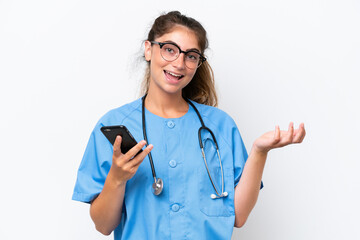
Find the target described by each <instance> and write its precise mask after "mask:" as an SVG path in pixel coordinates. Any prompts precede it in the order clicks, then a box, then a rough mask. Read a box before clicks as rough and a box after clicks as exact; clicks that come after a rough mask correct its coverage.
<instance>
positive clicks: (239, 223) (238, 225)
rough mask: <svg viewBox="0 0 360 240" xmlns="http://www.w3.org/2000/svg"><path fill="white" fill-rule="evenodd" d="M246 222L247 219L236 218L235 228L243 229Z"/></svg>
mask: <svg viewBox="0 0 360 240" xmlns="http://www.w3.org/2000/svg"><path fill="white" fill-rule="evenodd" d="M246 220H247V218H246V217H238V218H236V217H235V223H234V227H236V228H241V227H242V226H244V225H245V223H246Z"/></svg>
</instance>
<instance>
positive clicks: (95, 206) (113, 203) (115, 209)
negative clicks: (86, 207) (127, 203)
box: [90, 170, 126, 235]
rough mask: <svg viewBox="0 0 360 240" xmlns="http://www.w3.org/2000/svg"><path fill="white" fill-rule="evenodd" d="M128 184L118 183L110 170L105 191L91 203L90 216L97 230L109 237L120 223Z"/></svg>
mask: <svg viewBox="0 0 360 240" xmlns="http://www.w3.org/2000/svg"><path fill="white" fill-rule="evenodd" d="M125 185H126V182H118V181H116V180H115V179H114V178H113V177H112V171H111V170H110V172H109V174H108V176H107V178H106V181H105V184H104V187H103V190H102V191H101V193H100V194H99V196H98V197H97V198H96V199H95V200H94V201H93V202H92V203H91V207H90V216H91V218H92V220H93V222H94V223H95V227H96V229H97V230H98V231H99V232H101V233H102V234H105V235H109V234H110V233H111V232H112V231H113V230H114V229H115V228H116V227H117V226H118V225H119V223H120V220H121V212H122V206H123V201H124V194H125Z"/></svg>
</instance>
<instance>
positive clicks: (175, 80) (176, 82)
mask: <svg viewBox="0 0 360 240" xmlns="http://www.w3.org/2000/svg"><path fill="white" fill-rule="evenodd" d="M163 72H164V76H165V79H166V80H167V82H168V83H170V84H172V85H176V84H179V83H180V82H181V79H183V78H184V75H183V74H178V73H174V72H171V71H167V70H164V71H163ZM169 73H172V74H175V75H178V76H181V77H180V78H179V79H175V78H170V77H168V75H171V74H169Z"/></svg>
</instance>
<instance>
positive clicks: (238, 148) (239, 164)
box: [232, 123, 263, 189]
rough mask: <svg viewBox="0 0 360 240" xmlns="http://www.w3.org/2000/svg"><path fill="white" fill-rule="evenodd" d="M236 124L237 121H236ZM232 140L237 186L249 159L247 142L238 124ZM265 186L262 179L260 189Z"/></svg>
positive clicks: (234, 128) (234, 129)
mask: <svg viewBox="0 0 360 240" xmlns="http://www.w3.org/2000/svg"><path fill="white" fill-rule="evenodd" d="M234 124H235V123H234ZM232 130H233V132H232V138H233V139H232V142H233V149H232V150H233V156H234V186H235V187H236V186H237V184H238V183H239V181H240V178H241V175H242V172H243V170H244V166H245V163H246V161H247V159H248V153H247V151H246V148H245V144H244V142H243V140H242V138H241V135H240V132H239V130H238V128H237V127H236V125H235V126H234V127H233V129H232ZM262 188H263V182H262V181H261V185H260V189H262Z"/></svg>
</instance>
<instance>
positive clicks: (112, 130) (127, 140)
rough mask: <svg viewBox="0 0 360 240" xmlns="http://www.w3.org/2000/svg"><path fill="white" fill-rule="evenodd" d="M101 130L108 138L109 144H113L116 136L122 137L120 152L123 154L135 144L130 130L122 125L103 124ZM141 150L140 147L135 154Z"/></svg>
mask: <svg viewBox="0 0 360 240" xmlns="http://www.w3.org/2000/svg"><path fill="white" fill-rule="evenodd" d="M101 132H102V133H103V134H104V135H105V137H106V138H107V139H108V140H109V142H110V143H111V145H114V142H115V139H116V137H117V136H118V135H120V136H121V138H122V141H121V146H120V148H121V152H122V153H124V154H125V153H127V152H128V151H129V150H130V149H131V148H133V147H134V146H135V145H136V144H137V142H136V140H135V138H134V137H133V136H132V135H131V133H130V131H129V130H128V129H127V128H126V127H125V126H124V125H116V126H104V127H102V128H101ZM141 152H142V149H141V150H140V151H139V152H138V153H137V154H136V155H138V154H139V153H141Z"/></svg>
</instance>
